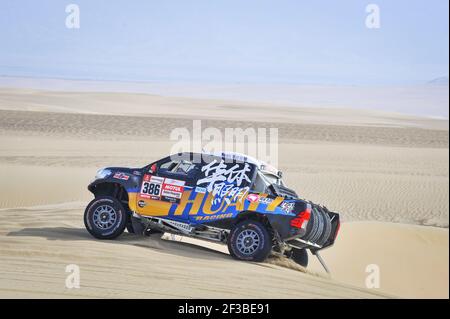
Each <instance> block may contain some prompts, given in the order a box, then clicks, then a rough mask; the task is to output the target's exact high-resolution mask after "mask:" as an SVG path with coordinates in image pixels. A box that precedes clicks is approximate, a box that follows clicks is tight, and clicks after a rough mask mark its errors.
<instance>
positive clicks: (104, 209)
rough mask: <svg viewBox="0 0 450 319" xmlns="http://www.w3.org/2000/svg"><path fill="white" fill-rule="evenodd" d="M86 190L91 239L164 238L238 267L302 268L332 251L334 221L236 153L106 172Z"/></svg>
mask: <svg viewBox="0 0 450 319" xmlns="http://www.w3.org/2000/svg"><path fill="white" fill-rule="evenodd" d="M88 189H89V191H91V192H92V193H93V194H94V196H95V198H94V199H93V200H92V201H91V202H90V203H89V204H88V205H87V207H86V210H85V213H84V223H85V226H86V229H87V230H88V231H89V233H90V234H91V235H93V236H94V237H96V238H99V239H113V238H116V237H118V236H119V235H121V234H122V233H123V232H124V230H125V229H127V230H128V231H129V232H130V233H135V234H143V235H152V234H155V235H156V234H162V233H165V232H168V233H172V234H178V235H182V236H191V237H195V238H199V239H204V240H209V241H213V242H218V243H223V244H226V245H228V250H229V252H230V255H231V256H233V257H234V258H236V259H240V260H248V261H256V262H260V261H264V260H265V259H266V258H267V257H268V256H269V255H270V254H272V255H282V256H287V257H289V258H292V259H293V260H294V261H295V262H297V263H298V264H300V265H302V266H304V267H306V266H307V264H308V253H307V250H309V251H310V252H311V253H312V254H314V255H316V256H317V257H318V258H319V260H320V261H321V262H322V263H323V261H322V259H321V258H320V255H319V254H318V252H319V251H320V250H321V249H324V248H327V247H330V246H331V245H333V243H334V241H335V238H336V236H337V233H338V230H339V226H340V222H339V215H338V214H337V213H335V212H331V211H329V210H328V209H327V208H326V207H324V206H321V205H316V204H314V203H312V202H310V201H308V200H305V199H301V198H300V197H299V196H298V195H297V194H296V192H295V191H293V190H292V189H289V188H288V187H286V186H285V184H284V182H283V179H282V173H281V171H279V170H278V169H276V168H274V167H273V166H271V165H268V164H266V163H264V162H262V161H258V160H256V159H254V158H252V157H249V156H245V155H242V154H237V153H220V154H208V153H180V154H174V155H171V156H168V157H165V158H163V159H160V160H158V161H156V162H154V163H151V164H149V165H147V166H144V167H142V168H124V167H108V168H104V169H101V170H99V171H98V172H97V175H96V177H95V180H94V181H93V182H92V183H91V184H90V185H89V186H88ZM323 265H324V267H325V269H326V270H327V268H326V265H325V264H323Z"/></svg>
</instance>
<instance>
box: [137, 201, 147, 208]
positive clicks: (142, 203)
mask: <svg viewBox="0 0 450 319" xmlns="http://www.w3.org/2000/svg"><path fill="white" fill-rule="evenodd" d="M145 205H146V204H145V201H143V200H140V201H138V206H139V207H140V208H143V207H145Z"/></svg>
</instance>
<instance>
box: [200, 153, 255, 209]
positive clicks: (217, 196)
mask: <svg viewBox="0 0 450 319" xmlns="http://www.w3.org/2000/svg"><path fill="white" fill-rule="evenodd" d="M250 171H251V166H250V164H248V163H240V164H237V163H231V164H230V163H228V164H226V163H225V161H224V160H223V159H221V160H220V162H218V161H217V160H214V161H212V162H210V163H208V164H207V165H204V166H203V167H202V172H203V174H204V177H203V178H200V179H199V180H198V181H197V185H202V184H206V186H205V188H206V191H208V192H211V193H212V195H213V196H212V204H213V205H216V204H218V203H220V202H221V201H223V200H224V201H225V202H226V203H227V204H230V203H231V202H234V201H235V200H236V199H238V200H242V198H245V195H246V194H247V193H248V190H249V188H248V187H242V186H241V185H242V184H243V183H245V182H247V183H250V182H251V180H250V178H249V177H248V175H247V173H248V172H250Z"/></svg>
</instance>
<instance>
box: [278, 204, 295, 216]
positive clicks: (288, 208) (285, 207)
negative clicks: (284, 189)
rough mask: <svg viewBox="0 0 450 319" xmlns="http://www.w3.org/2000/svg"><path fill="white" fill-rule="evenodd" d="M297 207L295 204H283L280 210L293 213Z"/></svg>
mask: <svg viewBox="0 0 450 319" xmlns="http://www.w3.org/2000/svg"><path fill="white" fill-rule="evenodd" d="M294 206H295V202H281V204H280V208H281V209H282V210H283V211H284V212H285V213H288V214H289V213H291V212H292V210H293V209H294Z"/></svg>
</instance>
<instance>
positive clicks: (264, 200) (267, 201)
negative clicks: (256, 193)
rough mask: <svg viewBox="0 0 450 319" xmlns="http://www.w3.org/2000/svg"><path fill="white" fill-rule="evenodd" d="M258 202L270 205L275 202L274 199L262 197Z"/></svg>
mask: <svg viewBox="0 0 450 319" xmlns="http://www.w3.org/2000/svg"><path fill="white" fill-rule="evenodd" d="M258 202H260V203H261V204H266V205H269V204H270V203H272V202H273V199H272V198H268V197H260V198H259V200H258Z"/></svg>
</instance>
